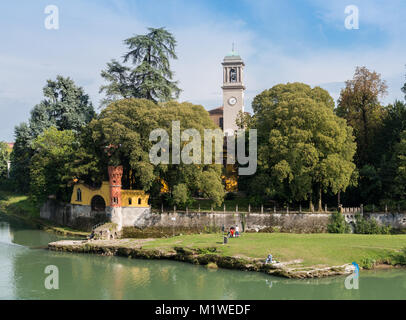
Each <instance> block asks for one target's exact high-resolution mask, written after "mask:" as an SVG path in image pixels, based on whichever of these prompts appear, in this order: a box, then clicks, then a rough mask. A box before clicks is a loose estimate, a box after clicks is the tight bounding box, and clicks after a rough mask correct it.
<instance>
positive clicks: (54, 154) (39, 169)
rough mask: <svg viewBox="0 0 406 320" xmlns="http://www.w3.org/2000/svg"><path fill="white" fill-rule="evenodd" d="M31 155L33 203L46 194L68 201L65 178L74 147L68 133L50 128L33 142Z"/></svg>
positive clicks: (67, 178) (67, 131)
mask: <svg viewBox="0 0 406 320" xmlns="http://www.w3.org/2000/svg"><path fill="white" fill-rule="evenodd" d="M33 149H34V150H35V154H34V156H33V157H32V160H31V165H30V181H31V182H30V194H31V196H32V198H33V200H34V201H35V202H37V203H42V202H44V201H45V200H46V199H47V197H48V196H49V195H53V196H55V197H56V198H57V199H60V200H65V201H69V198H70V194H71V188H70V187H69V186H68V182H72V177H71V176H70V175H69V173H70V172H71V166H72V163H73V161H74V160H75V157H76V151H77V149H78V144H77V142H76V137H75V133H74V132H73V131H72V130H64V131H58V129H57V128H55V127H51V128H49V129H47V130H45V131H44V132H43V133H42V134H41V135H39V136H38V137H37V138H36V139H35V140H34V141H33Z"/></svg>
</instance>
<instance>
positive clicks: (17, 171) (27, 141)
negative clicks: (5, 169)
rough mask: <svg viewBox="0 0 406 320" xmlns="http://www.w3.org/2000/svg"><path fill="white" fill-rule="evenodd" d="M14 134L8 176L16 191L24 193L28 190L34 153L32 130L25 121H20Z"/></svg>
mask: <svg viewBox="0 0 406 320" xmlns="http://www.w3.org/2000/svg"><path fill="white" fill-rule="evenodd" d="M14 135H15V139H16V140H15V143H14V148H13V151H12V152H11V155H10V160H11V168H10V178H11V181H12V182H13V185H14V186H15V188H16V189H17V190H18V191H20V192H24V193H26V192H28V191H29V183H27V181H28V180H29V176H30V160H31V157H32V156H33V154H34V151H33V149H32V146H31V142H32V139H33V136H32V131H31V130H30V127H29V126H28V125H27V124H26V123H21V124H20V125H18V126H16V127H15V129H14Z"/></svg>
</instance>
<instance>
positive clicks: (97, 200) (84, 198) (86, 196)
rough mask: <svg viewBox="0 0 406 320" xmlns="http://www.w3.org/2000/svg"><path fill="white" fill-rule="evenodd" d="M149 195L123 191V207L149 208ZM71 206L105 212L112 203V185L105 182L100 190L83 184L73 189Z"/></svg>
mask: <svg viewBox="0 0 406 320" xmlns="http://www.w3.org/2000/svg"><path fill="white" fill-rule="evenodd" d="M148 200H149V195H148V194H146V193H145V192H144V191H143V190H121V199H120V202H119V203H120V204H121V206H122V207H133V208H148V207H149V205H148ZM70 203H71V204H75V205H83V206H91V207H92V210H93V211H103V210H104V209H105V207H106V206H110V204H111V203H112V199H111V193H110V183H109V182H108V181H104V182H103V183H102V185H101V187H100V188H98V189H97V188H92V187H90V186H88V185H86V184H83V183H77V184H75V186H74V187H73V192H72V197H71V201H70Z"/></svg>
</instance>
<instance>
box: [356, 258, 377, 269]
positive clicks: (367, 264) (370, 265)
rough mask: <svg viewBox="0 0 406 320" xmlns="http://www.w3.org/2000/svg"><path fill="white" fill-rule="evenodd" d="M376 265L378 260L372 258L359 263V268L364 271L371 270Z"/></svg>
mask: <svg viewBox="0 0 406 320" xmlns="http://www.w3.org/2000/svg"><path fill="white" fill-rule="evenodd" d="M375 264H376V260H375V259H372V258H363V259H361V262H360V263H359V266H360V267H361V268H362V269H367V270H370V269H372V268H373V267H374V265H375Z"/></svg>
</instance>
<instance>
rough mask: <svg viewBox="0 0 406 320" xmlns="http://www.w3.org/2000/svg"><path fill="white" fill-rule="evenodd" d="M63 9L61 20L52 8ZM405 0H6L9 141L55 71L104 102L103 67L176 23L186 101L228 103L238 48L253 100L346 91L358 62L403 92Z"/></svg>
mask: <svg viewBox="0 0 406 320" xmlns="http://www.w3.org/2000/svg"><path fill="white" fill-rule="evenodd" d="M48 5H56V6H57V7H58V9H59V29H58V30H48V29H46V28H45V24H44V21H45V19H46V17H47V16H48V14H46V13H45V12H44V10H45V8H46V7H47V6H48ZM348 5H355V6H357V8H358V10H359V29H347V28H346V27H345V19H346V17H347V16H348V15H349V14H346V13H345V8H346V6H348ZM405 16H406V1H404V0H388V1H380V0H359V1H356V0H348V1H347V0H331V1H326V0H307V1H304V0H300V1H299V0H255V1H253V0H205V1H204V0H193V1H192V0H185V1H184V0H148V1H146V0H80V1H79V0H45V1H43V0H34V1H33V0H14V1H2V2H1V3H0V38H1V46H0V140H5V141H8V142H11V141H13V140H14V127H15V126H16V125H18V124H20V123H21V122H24V121H27V120H28V118H29V116H30V110H31V109H32V108H33V107H34V106H35V105H36V104H38V103H39V102H40V101H41V99H42V97H43V94H42V88H43V87H44V85H45V83H46V80H47V79H55V78H56V76H57V75H58V74H60V75H63V76H65V77H67V76H69V77H71V78H72V79H73V80H74V81H75V83H76V84H77V85H79V86H81V87H83V88H84V90H85V92H86V93H87V94H89V95H90V97H91V100H92V102H93V105H94V107H95V109H96V111H100V108H99V103H100V100H101V99H102V97H103V96H102V95H101V94H100V93H99V88H100V86H101V85H102V84H103V83H104V82H103V79H102V78H101V76H100V72H101V70H103V69H104V68H105V66H106V63H107V62H108V61H110V60H111V59H118V60H120V59H121V57H122V55H123V54H124V53H125V52H126V47H125V46H124V45H123V40H124V39H126V38H129V37H131V36H133V35H136V34H145V33H146V32H147V28H148V27H155V28H157V27H166V28H167V29H168V30H169V31H170V32H171V33H173V35H174V36H175V38H176V39H177V42H178V45H177V49H176V51H177V55H178V59H177V60H174V61H172V62H171V66H172V69H173V70H174V72H175V76H174V79H175V80H178V81H179V87H180V88H181V89H182V93H181V95H180V98H179V100H180V101H189V102H192V103H195V104H201V105H203V106H204V107H205V108H206V109H207V110H210V109H212V108H216V107H219V106H220V105H221V103H222V92H221V85H222V67H221V62H222V59H223V58H224V56H225V55H226V54H228V53H229V52H230V51H231V47H232V43H235V50H236V51H237V52H238V53H239V54H240V56H241V57H242V59H243V60H244V62H245V65H246V67H245V80H244V82H245V86H246V88H247V89H246V93H245V109H246V111H249V112H252V109H251V101H252V99H253V98H254V97H255V96H256V95H257V94H259V93H261V92H262V91H263V90H265V89H268V88H271V87H272V86H274V85H276V84H278V83H287V82H296V81H298V82H304V83H307V84H309V85H311V86H316V85H318V86H321V87H322V88H324V89H326V90H328V91H329V92H330V94H331V95H332V97H333V98H334V99H335V100H337V98H338V97H339V94H340V90H341V88H343V86H344V81H346V80H349V79H351V78H352V77H353V74H354V71H355V67H356V66H366V67H367V68H369V69H370V70H374V71H376V72H378V73H380V74H381V75H382V78H383V79H384V80H386V81H387V84H388V86H389V90H388V94H387V96H385V97H384V98H383V99H382V102H383V103H385V104H387V103H392V102H393V101H394V100H396V99H398V100H403V99H404V95H403V94H402V92H401V90H400V88H401V87H402V86H403V83H404V82H405V74H406V69H405V64H406V55H405V52H406V42H405V41H404V35H405V31H406V19H405V18H404V17H405Z"/></svg>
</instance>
